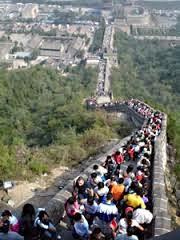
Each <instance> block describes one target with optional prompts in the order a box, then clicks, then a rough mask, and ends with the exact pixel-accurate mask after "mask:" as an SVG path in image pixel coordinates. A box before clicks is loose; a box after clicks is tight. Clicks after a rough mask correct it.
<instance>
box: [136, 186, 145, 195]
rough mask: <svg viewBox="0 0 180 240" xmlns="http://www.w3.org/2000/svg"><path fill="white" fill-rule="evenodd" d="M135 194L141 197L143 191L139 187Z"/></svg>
mask: <svg viewBox="0 0 180 240" xmlns="http://www.w3.org/2000/svg"><path fill="white" fill-rule="evenodd" d="M135 192H136V194H137V195H138V196H143V190H142V189H141V188H140V187H138V188H136V190H135Z"/></svg>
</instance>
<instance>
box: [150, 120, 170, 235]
mask: <svg viewBox="0 0 180 240" xmlns="http://www.w3.org/2000/svg"><path fill="white" fill-rule="evenodd" d="M166 128H167V116H166V115H164V119H163V121H162V130H161V134H160V136H159V137H158V138H157V140H156V142H155V147H154V150H155V152H154V167H153V176H152V177H153V192H152V197H153V213H154V216H155V221H154V236H159V235H162V234H164V233H167V232H169V231H170V230H171V217H170V215H169V214H168V198H167V194H166V186H165V169H166V163H167V154H166V145H167V138H166Z"/></svg>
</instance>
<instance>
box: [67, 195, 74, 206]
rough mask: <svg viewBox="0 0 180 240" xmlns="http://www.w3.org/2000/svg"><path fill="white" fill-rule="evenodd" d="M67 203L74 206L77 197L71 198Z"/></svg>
mask: <svg viewBox="0 0 180 240" xmlns="http://www.w3.org/2000/svg"><path fill="white" fill-rule="evenodd" d="M67 202H68V203H69V204H70V205H73V204H74V203H75V202H76V198H75V197H70V198H68V200H67Z"/></svg>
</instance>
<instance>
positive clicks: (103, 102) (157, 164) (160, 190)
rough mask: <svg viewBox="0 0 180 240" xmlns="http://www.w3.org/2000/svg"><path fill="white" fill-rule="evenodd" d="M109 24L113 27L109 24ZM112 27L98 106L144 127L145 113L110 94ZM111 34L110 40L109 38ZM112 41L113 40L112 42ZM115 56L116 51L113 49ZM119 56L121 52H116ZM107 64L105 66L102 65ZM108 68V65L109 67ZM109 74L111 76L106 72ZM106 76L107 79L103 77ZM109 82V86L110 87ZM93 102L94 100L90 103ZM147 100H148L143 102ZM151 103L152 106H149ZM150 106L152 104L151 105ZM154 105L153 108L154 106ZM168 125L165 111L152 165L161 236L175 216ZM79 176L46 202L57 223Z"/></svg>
mask: <svg viewBox="0 0 180 240" xmlns="http://www.w3.org/2000/svg"><path fill="white" fill-rule="evenodd" d="M108 28H109V27H108ZM112 28H113V26H111V29H108V30H107V31H105V36H104V43H103V46H104V47H105V45H107V46H108V47H109V46H111V47H110V49H109V48H108V49H109V50H108V51H107V52H106V58H105V59H103V60H102V62H101V63H100V64H101V65H100V72H99V78H98V85H97V86H99V82H101V83H102V84H101V88H100V92H99V91H98V90H99V89H98V88H97V89H96V97H95V98H96V102H97V106H101V107H102V108H104V109H105V110H106V111H108V112H118V113H119V112H120V113H124V114H126V115H127V116H128V118H130V119H131V121H132V122H133V123H134V125H135V126H136V127H137V128H141V127H142V126H143V125H144V124H145V123H146V121H147V119H146V118H144V116H142V115H140V114H139V113H137V112H136V111H134V110H133V109H132V108H130V107H129V106H128V105H127V104H126V103H124V102H116V104H113V103H112V96H110V95H109V92H110V83H109V82H108V83H107V81H110V80H109V76H110V74H109V73H110V67H111V65H113V64H112V59H111V53H113V49H112V46H113V43H112V38H113V35H112V34H114V29H112ZM109 31H110V32H111V33H112V34H110V37H108V36H106V33H107V32H109ZM107 37H108V40H107V39H106V38H107ZM110 42H111V43H110ZM107 53H109V57H107V55H108V54H107ZM113 57H114V53H113ZM116 58H117V56H116ZM104 62H106V63H107V62H110V63H111V64H104ZM102 65H103V67H102ZM107 68H108V69H107ZM106 74H108V76H106ZM102 78H103V79H102ZM105 86H108V88H109V89H107V88H106V87H105ZM89 103H90V104H89ZM143 104H144V103H143ZM88 107H89V108H93V107H95V106H94V105H93V104H92V102H91V100H90V102H88ZM148 107H149V106H148ZM149 108H150V107H149ZM151 109H152V108H151ZM166 128H167V116H166V114H164V113H163V119H162V128H161V133H160V135H159V136H158V137H157V140H156V142H155V146H154V160H153V168H152V175H151V176H152V178H151V182H152V199H153V214H154V223H153V229H152V232H153V236H159V235H162V234H165V233H167V232H170V231H171V217H170V214H169V213H168V198H167V194H166V185H165V170H166V164H167V154H166V146H167V138H166ZM130 137H131V136H128V137H126V138H124V139H122V140H121V141H120V142H119V143H117V144H116V145H115V146H113V147H112V148H111V149H110V150H109V151H108V152H106V153H105V154H102V155H101V156H100V157H99V158H97V159H95V160H94V162H93V164H91V165H90V166H89V162H88V161H87V162H84V163H83V167H84V169H85V170H83V171H82V172H79V175H81V176H84V177H86V178H87V177H88V176H89V174H90V173H91V172H92V167H93V165H94V164H102V163H103V162H104V160H105V158H106V156H107V155H111V154H112V153H113V152H114V151H116V150H117V149H119V148H120V147H122V146H123V145H125V144H126V143H127V141H128V140H129V139H130ZM76 177H77V176H72V180H69V181H68V182H67V184H66V186H65V187H64V188H63V189H62V190H60V191H59V192H58V193H57V194H56V195H55V196H54V197H53V198H52V199H51V200H50V201H49V202H48V205H47V206H46V209H47V211H48V213H49V214H50V215H51V217H52V219H53V221H55V222H56V223H57V222H58V221H59V218H60V216H62V214H63V211H64V202H65V201H66V199H67V198H68V197H70V196H71V192H72V186H73V182H74V179H75V178H76Z"/></svg>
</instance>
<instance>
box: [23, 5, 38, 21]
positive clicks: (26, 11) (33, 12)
mask: <svg viewBox="0 0 180 240" xmlns="http://www.w3.org/2000/svg"><path fill="white" fill-rule="evenodd" d="M38 13H39V7H38V5H37V4H32V3H28V4H25V7H24V8H23V10H22V18H24V19H34V18H36V17H37V16H38Z"/></svg>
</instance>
